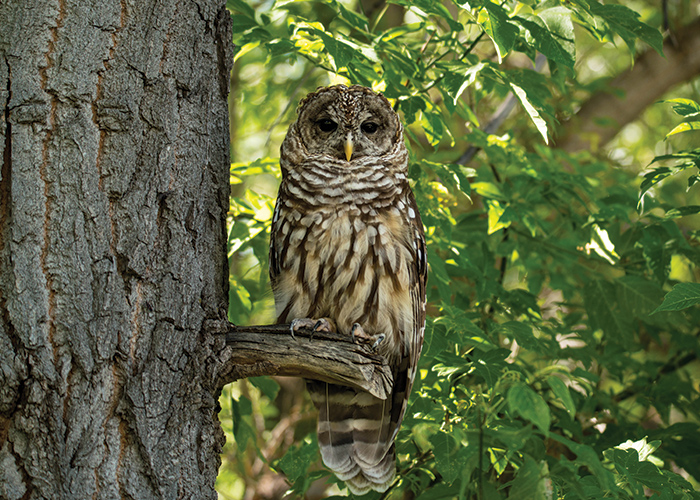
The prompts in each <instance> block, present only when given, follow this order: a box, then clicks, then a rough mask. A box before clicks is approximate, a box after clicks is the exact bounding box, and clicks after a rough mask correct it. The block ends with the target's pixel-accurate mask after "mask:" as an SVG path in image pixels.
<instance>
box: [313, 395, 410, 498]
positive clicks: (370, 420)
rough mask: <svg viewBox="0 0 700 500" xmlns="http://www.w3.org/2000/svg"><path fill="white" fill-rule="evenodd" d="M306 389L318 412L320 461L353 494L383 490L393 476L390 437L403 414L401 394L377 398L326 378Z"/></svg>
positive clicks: (392, 443) (392, 451) (391, 442)
mask: <svg viewBox="0 0 700 500" xmlns="http://www.w3.org/2000/svg"><path fill="white" fill-rule="evenodd" d="M308 388H309V392H310V393H311V399H312V400H313V402H314V405H315V406H316V407H317V408H318V411H319V415H318V445H319V448H320V450H321V457H322V458H323V463H324V464H326V466H327V467H328V468H329V469H331V470H332V471H333V473H334V474H335V475H336V476H337V477H338V478H339V479H341V480H343V481H345V483H346V484H347V485H348V488H349V489H350V491H351V492H352V493H354V494H355V495H361V494H364V493H367V492H368V491H370V490H375V491H379V492H384V491H386V490H387V488H389V486H390V485H391V483H392V482H393V481H394V477H395V476H396V453H395V449H394V438H395V437H396V433H397V431H398V427H399V424H400V421H401V418H402V417H403V408H402V406H403V401H404V399H403V397H401V398H400V399H399V400H398V401H396V399H395V398H393V397H392V396H396V395H397V394H396V393H394V394H392V395H390V396H389V398H388V399H387V400H382V399H379V398H376V397H374V396H372V395H371V394H370V393H368V392H364V391H357V390H355V389H352V388H350V387H344V386H338V385H333V384H328V383H325V382H309V383H308ZM402 396H405V394H402ZM396 403H398V405H399V407H398V408H397V407H396Z"/></svg>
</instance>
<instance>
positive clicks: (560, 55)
mask: <svg viewBox="0 0 700 500" xmlns="http://www.w3.org/2000/svg"><path fill="white" fill-rule="evenodd" d="M550 10H551V9H550ZM560 10H565V11H566V9H563V8H561V9H560ZM562 15H565V14H562ZM513 19H514V20H516V21H517V22H519V23H520V24H521V25H522V26H523V27H524V28H525V29H526V30H527V31H528V32H529V33H530V35H531V36H532V38H533V39H534V45H535V48H536V49H537V50H538V51H540V52H542V54H544V55H545V56H546V57H547V59H550V60H552V61H554V62H557V63H560V64H563V65H564V66H567V67H569V68H572V69H573V67H574V63H575V62H576V56H575V53H574V52H573V51H572V48H573V43H572V42H573V40H567V41H565V42H568V43H567V48H564V46H562V44H561V43H560V42H559V41H557V40H555V39H554V37H552V34H551V33H550V32H549V30H548V29H547V27H546V26H545V23H544V21H543V20H542V19H540V18H538V17H536V16H530V17H529V18H528V17H520V16H517V17H514V18H513ZM569 22H571V20H570V19H569ZM572 27H573V26H572ZM572 35H573V33H572ZM567 49H568V50H567Z"/></svg>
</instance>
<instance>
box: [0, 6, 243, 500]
mask: <svg viewBox="0 0 700 500" xmlns="http://www.w3.org/2000/svg"><path fill="white" fill-rule="evenodd" d="M229 26H230V18H229V14H228V13H227V11H226V10H225V9H224V8H223V4H222V3H221V2H220V1H215V0H192V1H190V2H182V1H175V0H160V1H159V0H138V1H137V0H42V1H36V0H31V1H29V0H3V1H2V3H0V113H1V115H2V116H0V134H1V136H0V150H1V151H2V153H3V154H2V158H3V162H2V170H1V175H2V179H1V184H0V498H3V499H8V500H16V499H34V498H51V499H61V498H81V499H87V498H100V499H102V498H130V499H150V498H165V499H175V498H212V499H213V498H216V493H215V491H214V481H215V478H216V475H217V472H218V467H219V452H220V447H221V445H222V440H223V434H222V432H221V429H220V427H219V425H218V421H217V408H218V406H217V397H218V393H219V380H218V379H217V370H218V366H219V359H220V357H221V351H222V349H224V347H223V346H224V340H223V336H221V337H215V336H212V335H209V334H208V333H206V331H205V328H204V325H205V324H206V323H205V322H211V321H221V320H222V319H224V318H225V314H226V309H227V308H226V302H227V291H226V289H227V270H226V253H225V244H226V235H225V227H224V224H225V218H226V211H227V207H228V189H229V187H228V151H229V145H228V130H227V124H228V116H227V110H226V95H227V92H228V74H229V69H230V59H231V57H230V47H229V45H230V28H229Z"/></svg>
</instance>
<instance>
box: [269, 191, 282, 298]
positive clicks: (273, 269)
mask: <svg viewBox="0 0 700 500" xmlns="http://www.w3.org/2000/svg"><path fill="white" fill-rule="evenodd" d="M280 193H281V190H280ZM279 219H280V195H279V194H278V195H277V202H276V203H275V211H274V212H273V215H272V225H271V227H270V254H269V265H270V282H271V283H272V288H273V290H274V287H275V282H276V281H277V277H278V276H279V274H280V254H279V252H280V248H279V242H278V241H277V239H278V238H277V236H278V234H279V228H278V227H277V225H278V223H279Z"/></svg>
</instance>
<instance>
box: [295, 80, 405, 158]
mask: <svg viewBox="0 0 700 500" xmlns="http://www.w3.org/2000/svg"><path fill="white" fill-rule="evenodd" d="M298 113H299V116H298V118H297V121H296V123H295V124H294V126H296V127H297V131H298V133H299V136H300V139H301V142H302V143H303V146H304V147H305V149H306V151H307V152H308V154H310V155H328V156H331V157H332V158H335V159H338V160H342V161H348V162H350V161H352V160H356V159H359V158H362V157H367V156H371V157H379V156H382V155H385V154H387V153H389V152H390V151H391V150H392V149H393V148H394V146H395V144H396V143H397V141H403V139H402V128H401V123H400V122H399V117H398V115H397V114H396V112H395V111H394V110H393V109H392V108H391V105H390V104H389V101H387V100H386V98H385V97H384V96H383V95H381V94H375V93H374V92H372V90H370V89H368V88H366V87H361V86H359V85H353V86H352V87H346V86H345V85H335V86H332V87H324V88H321V89H319V90H317V91H316V92H314V93H312V94H309V95H308V96H306V98H304V100H302V101H301V103H300V104H299V109H298Z"/></svg>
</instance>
